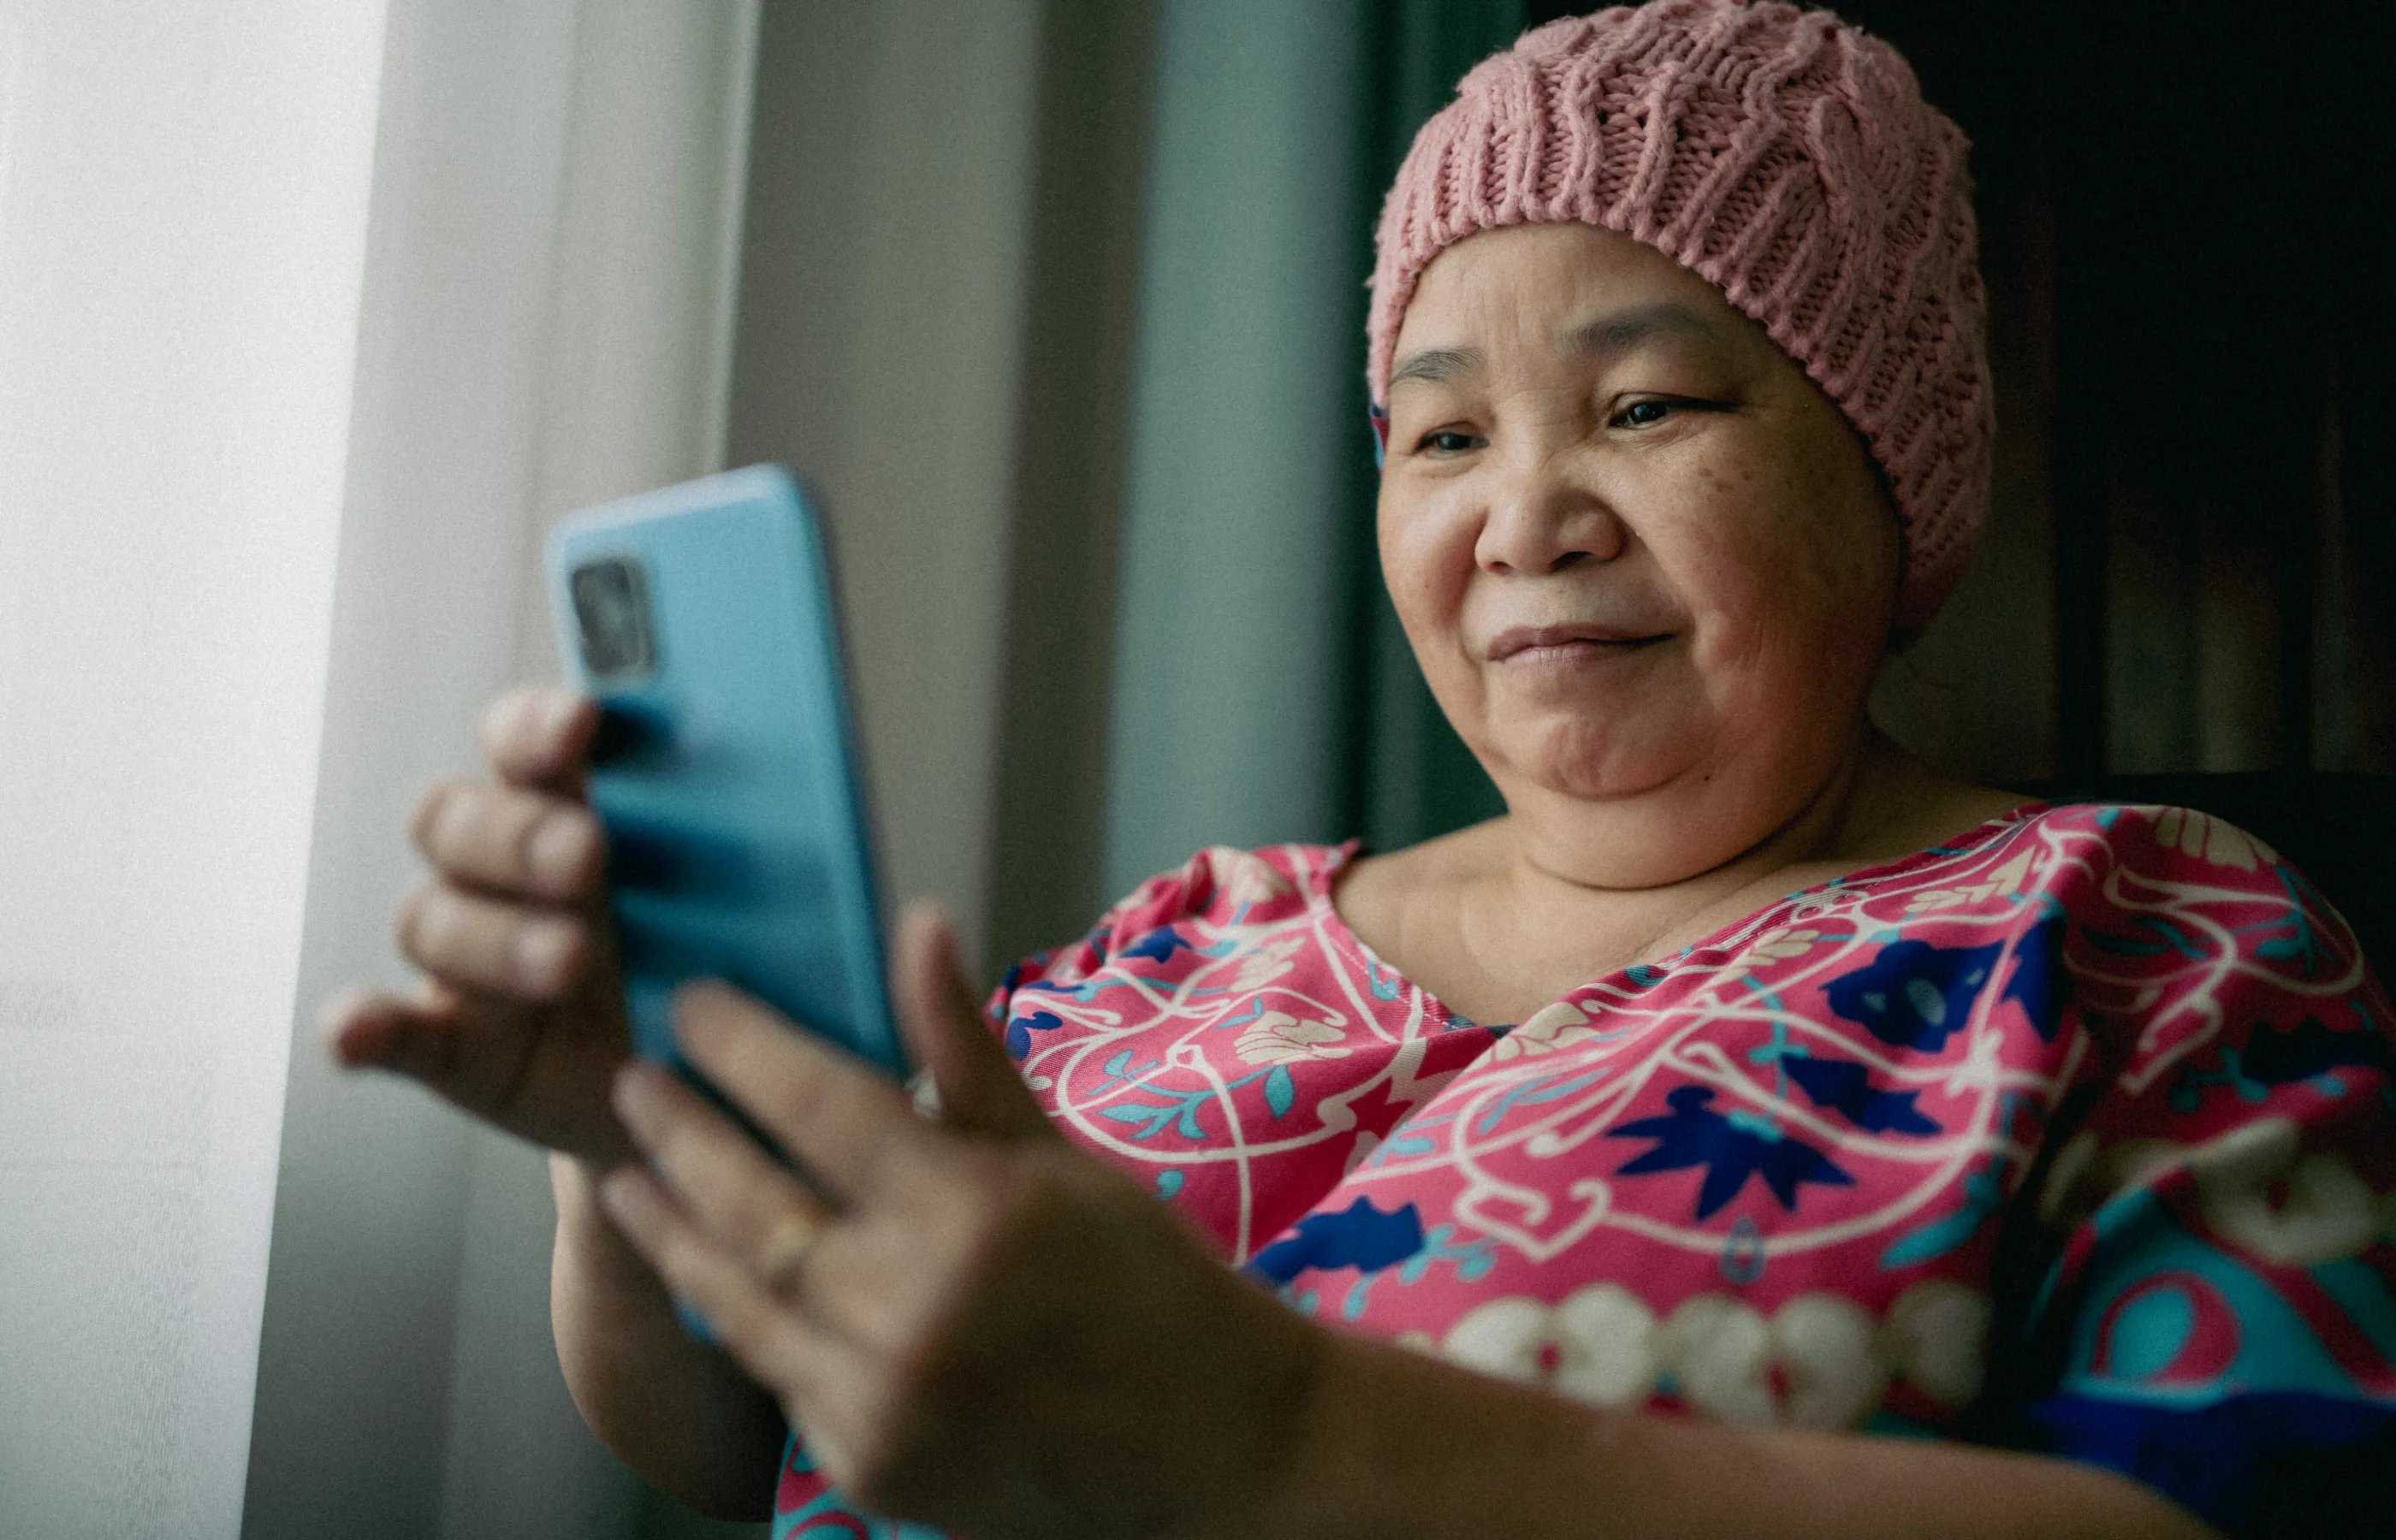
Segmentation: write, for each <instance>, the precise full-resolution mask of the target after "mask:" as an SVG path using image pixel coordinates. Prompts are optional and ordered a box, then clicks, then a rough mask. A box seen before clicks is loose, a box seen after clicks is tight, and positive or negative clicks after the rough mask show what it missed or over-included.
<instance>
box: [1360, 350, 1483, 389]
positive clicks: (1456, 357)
mask: <svg viewBox="0 0 2396 1540" xmlns="http://www.w3.org/2000/svg"><path fill="white" fill-rule="evenodd" d="M1487 362H1488V359H1487V357H1486V356H1485V355H1484V353H1483V352H1482V351H1481V350H1480V349H1478V348H1425V349H1424V350H1423V351H1422V352H1418V353H1409V354H1408V355H1406V357H1405V359H1404V361H1403V362H1401V363H1400V364H1399V365H1398V366H1397V367H1396V368H1394V369H1392V370H1391V371H1390V382H1389V384H1387V385H1385V386H1383V387H1382V389H1383V390H1384V391H1391V390H1395V389H1396V388H1397V385H1398V381H1400V380H1402V379H1419V380H1421V381H1423V382H1424V383H1425V384H1428V385H1444V384H1447V383H1448V382H1449V381H1450V380H1454V379H1458V378H1462V377H1464V376H1466V375H1469V374H1471V373H1472V372H1473V371H1475V370H1476V369H1478V368H1480V367H1481V365H1484V364H1485V363H1487Z"/></svg>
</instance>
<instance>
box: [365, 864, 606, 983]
mask: <svg viewBox="0 0 2396 1540" xmlns="http://www.w3.org/2000/svg"><path fill="white" fill-rule="evenodd" d="M396 929H397V933H398V934H397V938H398V943H399V949H400V950H401V951H402V952H404V953H406V956H407V957H408V959H409V960H410V961H411V962H413V963H416V965H417V966H418V967H419V968H422V969H423V970H424V971H425V972H426V973H429V974H431V975H433V976H434V977H436V978H440V979H443V980H446V981H447V982H448V983H450V984H453V985H455V986H457V987H458V988H459V989H467V990H470V991H476V992H482V993H489V994H503V995H509V996H512V997H514V998H517V999H521V1000H532V1001H552V1000H559V999H563V998H564V997H565V996H566V995H568V994H570V993H572V992H573V991H574V990H575V989H577V988H578V987H579V985H580V984H581V983H582V980H583V976H584V975H585V973H586V972H587V971H588V969H589V966H590V962H591V952H592V938H591V927H590V925H589V923H587V922H585V921H584V920H582V919H581V918H580V917H579V916H577V915H573V914H567V913H562V912H559V911H556V910H549V909H531V908H527V907H526V906H525V905H522V904H512V903H507V902H504V901H502V900H499V899H495V898H486V897H484V896H481V895H480V894H473V893H468V892H465V891H463V890H461V889H459V888H455V887H452V886H450V885H448V884H447V883H433V884H431V885H429V886H426V887H421V888H419V889H417V891H416V892H415V893H414V894H412V895H410V896H409V897H408V899H407V901H406V903H404V904H402V905H401V906H400V910H399V921H398V924H397V926H396Z"/></svg>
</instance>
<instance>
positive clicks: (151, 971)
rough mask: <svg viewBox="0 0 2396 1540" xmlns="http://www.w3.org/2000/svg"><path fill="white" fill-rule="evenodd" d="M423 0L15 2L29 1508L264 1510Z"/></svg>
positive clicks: (1, 1267) (11, 139) (11, 1333)
mask: <svg viewBox="0 0 2396 1540" xmlns="http://www.w3.org/2000/svg"><path fill="white" fill-rule="evenodd" d="M382 20H383V18H382V7H381V6H379V5H369V4H354V5H348V6H325V5H320V4H315V3H312V0H252V3H249V4H244V5H226V6H207V7H193V6H188V5H183V6H177V5H171V4H164V3H159V0H7V3H5V4H0V741H5V743H6V745H7V747H6V749H5V750H0V1533H7V1534H11V1535H23V1536H40V1537H43V1540H47V1537H50V1536H75V1535H86V1534H90V1535H102V1534H105V1535H112V1536H113V1535H137V1534H138V1535H150V1534H158V1535H164V1534H167V1533H178V1534H182V1533H191V1534H214V1535H227V1534H231V1533H233V1527H234V1525H235V1524H236V1522H237V1521H238V1519H239V1514H240V1511H241V1499H242V1479H243V1467H244V1460H245V1457H246V1452H247V1446H248V1431H249V1405H250V1388H251V1376H252V1373H253V1368H254V1364H255V1349H256V1347H257V1342H258V1329H259V1300H260V1289H261V1287H262V1284H263V1281H264V1276H265V1270H266V1240H267V1215H268V1211H269V1207H270V1204H271V1202H272V1201H273V1182H274V1166H275V1135H276V1126H277V1123H278V1121H279V1114H280V1111H281V1108H282V1102H283V1091H284V1069H285V1056H286V1049H287V1045H288V1042H289V1038H290V1021H291V1011H292V1006H293V1002H294V998H295V989H294V986H295V980H296V978H297V975H298V961H299V953H300V930H301V923H302V896H303V893H304V891H305V888H304V877H305V873H306V870H307V861H308V816H309V807H310V804H311V802H312V799H313V795H314V790H315V780H316V747H317V734H318V725H319V710H320V705H321V702H322V699H323V692H324V682H325V670H326V657H327V651H328V641H329V635H330V632H329V627H328V620H329V617H330V614H331V607H332V598H333V565H334V551H335V544H336V539H337V536H338V533H339V524H340V512H341V507H342V482H343V475H344V468H345V464H346V460H347V455H348V444H349V422H350V401H351V381H352V378H353V362H354V352H355V343H356V338H357V330H358V327H357V322H358V304H359V297H360V293H361V273H362V271H363V265H364V259H365V250H366V213H367V204H368V188H369V182H370V178H371V170H372V165H373V158H374V136H375V112H376V100H377V82H378V79H379V73H380V70H381V58H382V41H383V27H382Z"/></svg>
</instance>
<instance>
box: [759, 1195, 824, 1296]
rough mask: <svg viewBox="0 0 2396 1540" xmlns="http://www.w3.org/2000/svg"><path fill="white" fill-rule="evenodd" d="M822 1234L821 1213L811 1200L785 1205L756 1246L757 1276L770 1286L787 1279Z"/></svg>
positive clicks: (784, 1281) (776, 1286)
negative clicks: (809, 1201) (789, 1205)
mask: <svg viewBox="0 0 2396 1540" xmlns="http://www.w3.org/2000/svg"><path fill="white" fill-rule="evenodd" d="M822 1238H823V1215H822V1213H821V1212H820V1211H819V1210H818V1209H817V1208H816V1207H815V1205H814V1204H812V1203H805V1202H802V1203H794V1204H792V1206H791V1207H789V1208H786V1209H784V1210H783V1211H782V1212H781V1215H780V1216H779V1217H778V1218H776V1219H775V1221H774V1225H773V1228H771V1229H768V1230H767V1231H766V1232H765V1243H764V1244H763V1245H761V1246H759V1247H758V1248H757V1261H756V1270H757V1276H758V1277H760V1278H762V1279H764V1280H765V1282H766V1284H767V1285H768V1286H770V1287H775V1288H779V1287H780V1286H782V1285H783V1284H786V1283H788V1282H789V1281H791V1275H792V1274H793V1273H795V1272H797V1271H798V1270H799V1266H800V1264H801V1263H803V1262H805V1260H806V1259H807V1253H809V1252H811V1251H813V1250H815V1249H816V1242H817V1241H819V1240H821V1239H822Z"/></svg>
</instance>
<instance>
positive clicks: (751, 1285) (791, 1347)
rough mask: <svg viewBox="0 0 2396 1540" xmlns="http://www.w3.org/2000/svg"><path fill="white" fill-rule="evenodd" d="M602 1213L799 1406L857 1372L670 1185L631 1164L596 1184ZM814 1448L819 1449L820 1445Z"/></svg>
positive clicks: (816, 1400)
mask: <svg viewBox="0 0 2396 1540" xmlns="http://www.w3.org/2000/svg"><path fill="white" fill-rule="evenodd" d="M599 1198H600V1201H602V1202H603V1203H605V1204H606V1208H607V1214H608V1216H609V1217H610V1218H612V1219H613V1220H614V1221H615V1223H616V1228H618V1229H619V1230H620V1231H622V1232H623V1235H624V1238H625V1239H626V1240H627V1241H631V1242H632V1249H633V1250H635V1251H637V1252H639V1253H640V1254H641V1255H642V1256H643V1257H644V1258H645V1259H646V1260H647V1262H648V1264H649V1266H650V1267H651V1268H655V1269H656V1271H657V1274H658V1277H659V1279H660V1280H662V1281H664V1283H665V1286H666V1287H667V1289H668V1290H670V1291H671V1292H672V1293H673V1294H675V1295H676V1296H678V1297H680V1298H683V1299H686V1300H688V1301H689V1302H690V1303H691V1304H693V1305H695V1306H697V1307H698V1308H699V1313H700V1314H701V1315H703V1316H705V1317H706V1318H707V1322H708V1324H709V1325H710V1326H712V1327H713V1328H714V1332H715V1338H716V1341H717V1342H718V1343H719V1344H721V1345H722V1346H723V1347H724V1348H725V1351H726V1352H729V1353H730V1354H731V1355H732V1357H733V1359H734V1360H735V1361H738V1362H739V1365H740V1366H741V1367H742V1368H743V1369H745V1370H747V1371H748V1372H749V1373H750V1374H752V1376H754V1377H755V1378H756V1379H757V1380H758V1381H760V1382H761V1383H762V1384H764V1385H765V1386H766V1387H768V1388H769V1389H772V1390H774V1391H775V1392H776V1393H777V1394H779V1395H780V1396H781V1397H783V1398H784V1400H785V1403H786V1404H788V1403H789V1402H791V1401H795V1402H797V1403H798V1405H799V1406H800V1407H801V1408H802V1410H803V1411H804V1409H805V1407H807V1406H808V1405H810V1404H821V1403H822V1402H823V1401H824V1400H825V1399H826V1398H825V1392H826V1391H827V1390H828V1389H831V1388H832V1387H838V1386H840V1385H842V1384H843V1383H847V1382H854V1381H857V1380H860V1379H862V1378H863V1377H864V1376H863V1374H862V1373H861V1371H862V1370H863V1369H864V1365H863V1364H862V1363H860V1362H859V1361H858V1357H857V1355H856V1353H855V1352H854V1351H853V1350H850V1349H847V1348H845V1347H844V1346H843V1345H842V1344H841V1343H840V1342H839V1340H838V1339H837V1338H835V1337H834V1336H832V1334H830V1333H827V1332H825V1331H822V1330H821V1329H819V1328H817V1327H815V1326H813V1325H811V1324H810V1323H809V1322H808V1321H807V1319H806V1318H805V1316H803V1315H801V1314H800V1313H799V1312H798V1311H796V1310H794V1309H792V1308H791V1307H790V1305H789V1304H788V1303H786V1302H785V1301H783V1300H782V1299H780V1298H779V1297H778V1296H777V1295H776V1294H774V1292H773V1291H772V1290H771V1289H769V1288H767V1287H766V1286H765V1283H764V1282H763V1281H761V1280H759V1279H758V1278H757V1276H756V1275H755V1274H754V1273H753V1272H752V1271H751V1270H750V1269H749V1268H748V1266H747V1265H746V1264H745V1263H744V1261H743V1260H742V1259H741V1258H740V1257H739V1256H736V1255H733V1254H732V1253H731V1252H729V1251H727V1250H725V1248H724V1247H723V1246H722V1245H720V1244H718V1243H717V1242H716V1241H713V1240H712V1239H711V1238H710V1237H709V1236H708V1234H707V1233H706V1232H705V1231H704V1230H703V1229H701V1228H699V1225H697V1224H696V1223H695V1222H694V1221H693V1220H692V1219H691V1217H690V1216H689V1215H688V1214H687V1213H686V1212H685V1211H684V1210H683V1209H682V1207H681V1206H680V1205H679V1204H678V1203H676V1202H675V1201H674V1197H673V1194H672V1191H671V1190H670V1189H669V1188H667V1187H666V1186H665V1185H664V1184H663V1183H661V1182H659V1180H658V1179H657V1177H655V1176H654V1175H651V1174H649V1173H648V1172H646V1171H644V1170H642V1169H641V1168H640V1167H639V1166H637V1165H625V1166H619V1167H618V1168H617V1169H616V1170H615V1171H613V1172H611V1173H609V1174H608V1175H607V1176H606V1178H605V1179H604V1180H603V1181H602V1182H601V1183H600V1185H599ZM819 1453H821V1452H820V1451H819Z"/></svg>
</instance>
